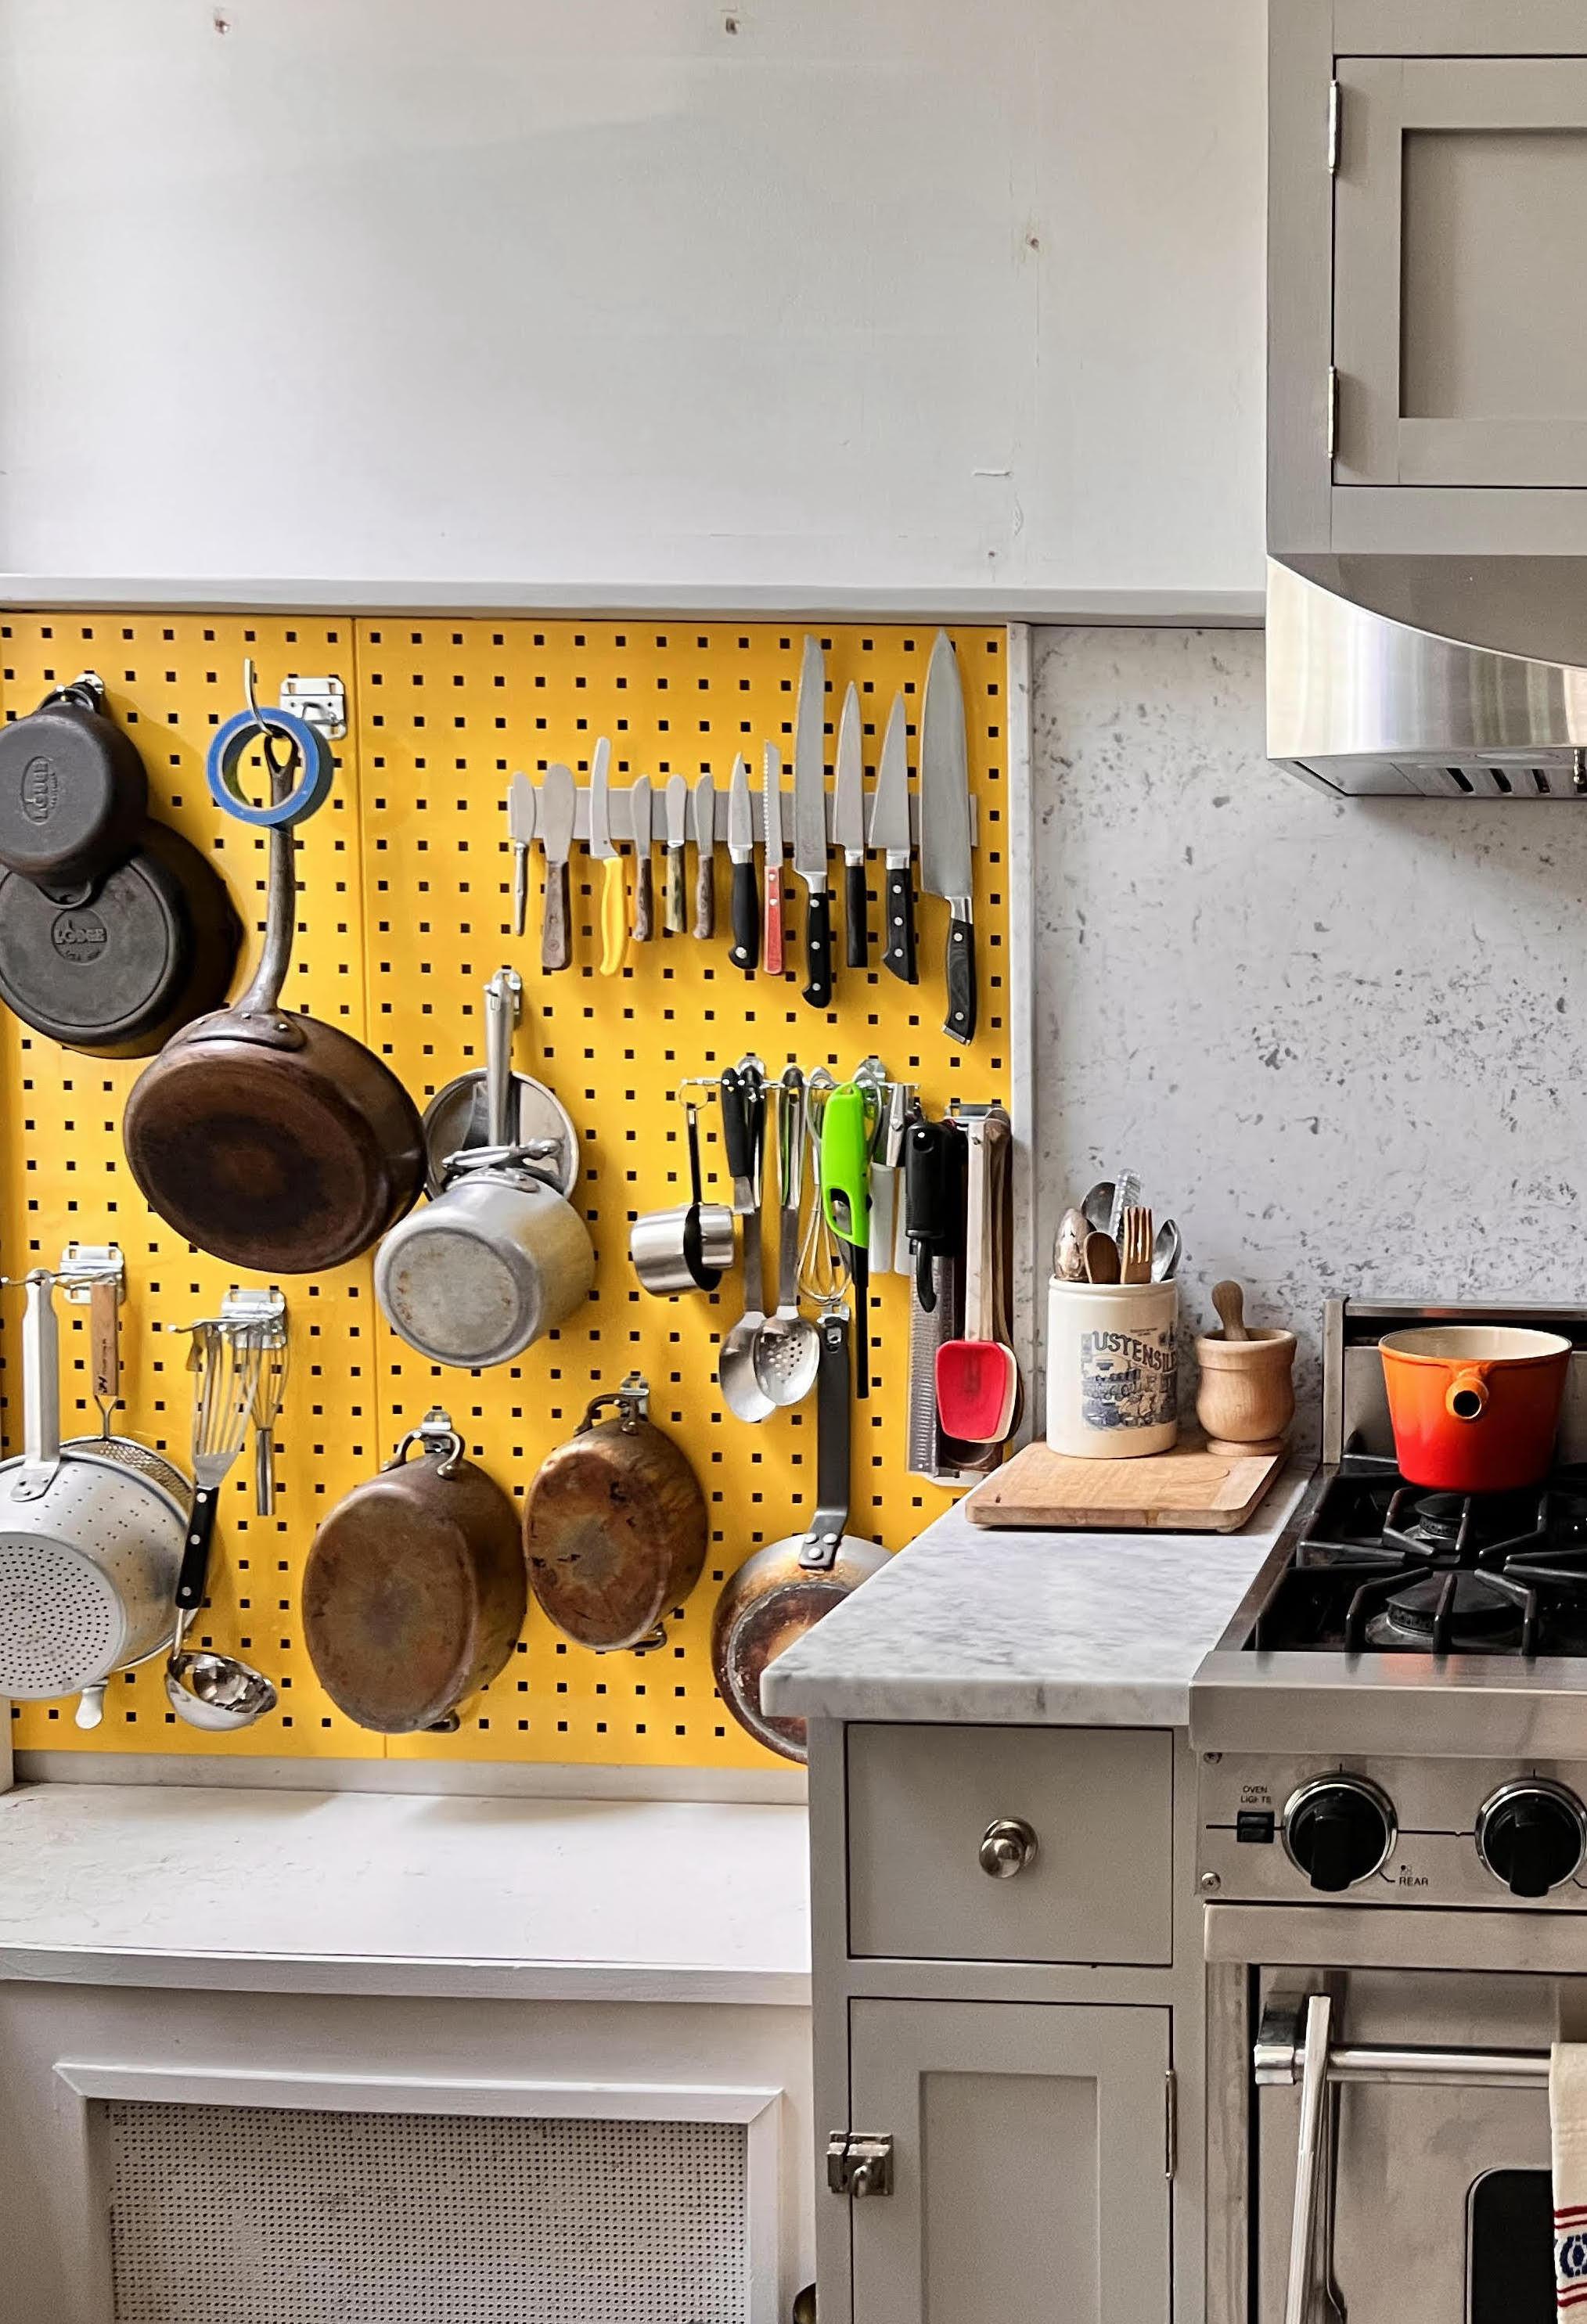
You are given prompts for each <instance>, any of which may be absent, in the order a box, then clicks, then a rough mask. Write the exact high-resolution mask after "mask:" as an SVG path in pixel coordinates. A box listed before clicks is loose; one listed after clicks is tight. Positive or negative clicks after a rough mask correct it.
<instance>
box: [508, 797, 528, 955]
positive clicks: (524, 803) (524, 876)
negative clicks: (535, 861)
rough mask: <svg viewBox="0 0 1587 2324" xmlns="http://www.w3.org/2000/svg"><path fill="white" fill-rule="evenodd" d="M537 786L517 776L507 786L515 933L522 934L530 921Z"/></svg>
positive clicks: (513, 927) (513, 931)
mask: <svg viewBox="0 0 1587 2324" xmlns="http://www.w3.org/2000/svg"><path fill="white" fill-rule="evenodd" d="M534 813H535V795H534V785H533V784H532V783H531V781H530V779H529V777H528V776H527V775H514V776H513V778H512V781H511V782H510V783H509V784H508V786H507V837H508V840H509V842H510V844H511V845H512V933H513V935H514V936H521V935H522V934H523V931H524V927H525V926H526V925H527V923H528V919H529V851H530V849H531V847H532V846H533V845H534Z"/></svg>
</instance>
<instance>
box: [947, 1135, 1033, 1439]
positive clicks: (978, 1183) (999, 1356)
mask: <svg viewBox="0 0 1587 2324" xmlns="http://www.w3.org/2000/svg"><path fill="white" fill-rule="evenodd" d="M964 1134H965V1137H966V1139H967V1140H968V1142H969V1149H970V1150H969V1199H968V1202H967V1203H966V1206H965V1209H966V1215H965V1222H964V1338H963V1339H962V1340H946V1341H945V1342H943V1344H942V1346H941V1347H940V1348H938V1350H937V1419H938V1420H939V1421H940V1422H941V1424H942V1427H943V1429H944V1432H945V1433H946V1434H947V1435H949V1436H956V1437H957V1438H958V1439H959V1441H960V1443H964V1444H1001V1443H1002V1441H1003V1439H1004V1437H1005V1436H1006V1435H1007V1434H1008V1433H1009V1430H1010V1427H1012V1425H1013V1420H1014V1404H1015V1400H1016V1398H1017V1397H1018V1396H1019V1393H1020V1368H1019V1366H1018V1365H1017V1364H1016V1362H1015V1361H1014V1351H1013V1350H1012V1349H1011V1348H1005V1347H1004V1346H1002V1345H1001V1342H999V1341H998V1340H996V1339H994V1338H993V1336H992V1332H993V1316H992V1297H993V1284H992V1213H991V1209H990V1206H989V1204H988V1203H987V1199H986V1195H987V1167H986V1124H985V1122H984V1121H983V1120H979V1119H978V1118H977V1117H976V1116H974V1115H971V1116H970V1117H969V1118H968V1119H967V1120H965V1122H964Z"/></svg>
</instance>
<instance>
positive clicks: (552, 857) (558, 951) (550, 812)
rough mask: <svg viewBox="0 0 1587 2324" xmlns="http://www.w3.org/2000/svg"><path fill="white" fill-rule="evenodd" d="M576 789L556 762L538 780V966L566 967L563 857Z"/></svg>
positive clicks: (568, 923) (568, 921)
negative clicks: (542, 857)
mask: <svg viewBox="0 0 1587 2324" xmlns="http://www.w3.org/2000/svg"><path fill="white" fill-rule="evenodd" d="M577 808H578V790H577V786H576V784H575V783H574V779H573V770H572V769H571V768H570V767H565V766H563V765H562V764H561V763H560V762H559V761H558V763H556V764H555V765H552V766H549V767H548V768H547V769H546V771H545V774H544V776H543V777H542V778H541V781H540V807H539V810H538V812H537V814H536V816H535V823H536V825H537V827H538V829H539V832H540V845H541V846H542V847H543V848H544V849H545V851H546V907H545V910H544V912H543V913H542V915H541V917H540V966H541V967H542V968H543V969H547V970H550V969H558V968H566V967H567V964H568V962H569V961H570V960H571V958H572V956H573V954H572V944H571V929H572V915H571V913H570V911H569V908H568V896H567V858H568V857H569V855H571V853H573V818H574V816H575V815H576V813H577Z"/></svg>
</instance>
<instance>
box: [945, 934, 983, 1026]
mask: <svg viewBox="0 0 1587 2324" xmlns="http://www.w3.org/2000/svg"><path fill="white" fill-rule="evenodd" d="M947 988H948V1013H947V1016H946V1019H945V1020H944V1023H943V1028H942V1029H943V1031H944V1032H945V1033H946V1035H947V1037H948V1038H949V1040H951V1041H973V1039H974V1038H975V929H974V927H973V923H972V922H971V921H970V919H969V918H964V919H961V918H959V916H958V914H957V912H955V914H954V917H953V919H952V920H951V921H950V923H949V925H948V946H947Z"/></svg>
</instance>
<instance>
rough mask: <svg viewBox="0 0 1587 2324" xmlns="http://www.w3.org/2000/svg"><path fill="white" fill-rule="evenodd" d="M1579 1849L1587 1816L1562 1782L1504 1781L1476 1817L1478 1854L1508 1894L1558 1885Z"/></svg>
mask: <svg viewBox="0 0 1587 2324" xmlns="http://www.w3.org/2000/svg"><path fill="white" fill-rule="evenodd" d="M1584 1849H1587V1814H1584V1813H1583V1811H1582V1803H1581V1801H1580V1800H1579V1799H1577V1797H1576V1795H1575V1794H1574V1793H1573V1792H1567V1791H1566V1790H1565V1788H1564V1784H1550V1783H1545V1782H1544V1781H1543V1780H1542V1778H1541V1777H1539V1778H1538V1779H1536V1781H1534V1782H1532V1783H1529V1784H1503V1785H1501V1787H1500V1788H1499V1790H1498V1791H1497V1792H1495V1793H1494V1794H1493V1797H1492V1798H1491V1799H1490V1800H1489V1801H1487V1802H1485V1803H1484V1804H1483V1807H1482V1810H1481V1814H1480V1815H1479V1816H1478V1818H1477V1853H1478V1855H1479V1856H1480V1857H1481V1859H1482V1861H1483V1863H1484V1864H1485V1865H1486V1866H1487V1867H1488V1869H1489V1871H1490V1872H1491V1873H1492V1875H1493V1877H1494V1878H1495V1879H1496V1880H1502V1881H1503V1883H1504V1885H1505V1886H1506V1887H1507V1888H1508V1889H1509V1892H1510V1895H1512V1896H1546V1895H1547V1894H1548V1892H1549V1890H1550V1889H1551V1888H1559V1887H1563V1886H1564V1883H1565V1882H1566V1881H1567V1880H1568V1879H1569V1878H1570V1877H1571V1876H1572V1874H1573V1872H1575V1871H1576V1870H1577V1868H1578V1867H1579V1866H1580V1864H1581V1862H1582V1852H1583V1850H1584Z"/></svg>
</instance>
